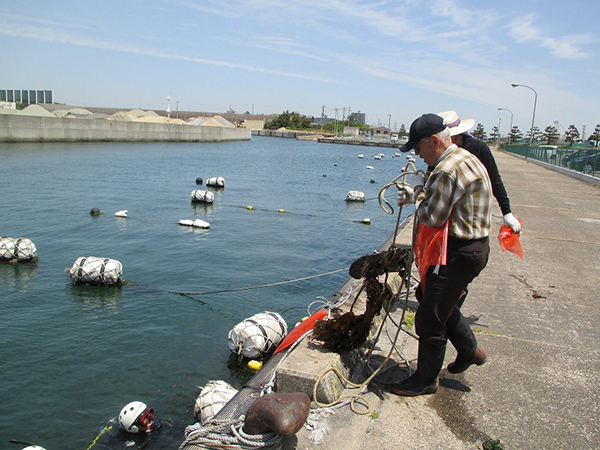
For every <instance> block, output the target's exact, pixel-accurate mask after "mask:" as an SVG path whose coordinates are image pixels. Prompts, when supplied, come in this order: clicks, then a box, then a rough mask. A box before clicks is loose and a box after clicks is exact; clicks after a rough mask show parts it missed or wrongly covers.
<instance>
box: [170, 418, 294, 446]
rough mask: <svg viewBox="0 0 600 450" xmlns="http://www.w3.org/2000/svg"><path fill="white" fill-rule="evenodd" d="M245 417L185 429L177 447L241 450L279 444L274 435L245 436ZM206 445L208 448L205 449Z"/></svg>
mask: <svg viewBox="0 0 600 450" xmlns="http://www.w3.org/2000/svg"><path fill="white" fill-rule="evenodd" d="M244 419H245V416H240V417H239V418H237V419H224V420H219V419H212V420H209V421H207V422H206V423H205V424H199V423H197V424H194V425H190V426H188V427H187V428H186V429H185V433H184V434H185V435H186V438H185V440H184V441H183V443H182V444H181V445H180V446H179V449H180V450H191V449H193V448H194V447H192V446H198V447H197V448H232V447H230V446H232V445H237V446H239V447H240V448H242V449H253V448H261V447H268V446H272V445H276V444H279V443H281V441H282V439H283V438H282V437H281V436H278V435H276V434H275V433H266V434H255V435H253V434H247V433H245V432H244V430H243V427H244ZM205 445H208V446H210V447H205Z"/></svg>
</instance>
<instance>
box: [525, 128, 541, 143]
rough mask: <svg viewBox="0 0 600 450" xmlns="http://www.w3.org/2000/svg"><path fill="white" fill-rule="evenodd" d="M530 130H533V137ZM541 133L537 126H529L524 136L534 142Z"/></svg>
mask: <svg viewBox="0 0 600 450" xmlns="http://www.w3.org/2000/svg"><path fill="white" fill-rule="evenodd" d="M532 131H533V138H531V134H532ZM541 134H542V133H541V131H540V129H539V128H538V127H533V129H531V128H530V129H529V130H527V134H525V137H526V138H529V139H530V140H531V142H535V141H536V140H537V138H538V137H539V136H540V135H541Z"/></svg>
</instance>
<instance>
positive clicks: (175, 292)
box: [169, 267, 349, 295]
mask: <svg viewBox="0 0 600 450" xmlns="http://www.w3.org/2000/svg"><path fill="white" fill-rule="evenodd" d="M348 269H349V267H346V268H344V269H339V270H333V271H331V272H325V273H320V274H318V275H311V276H308V277H303V278H296V279H295V280H287V281H278V282H276V283H269V284H259V285H257V286H247V287H243V288H234V289H221V290H218V291H206V292H179V291H169V294H178V295H209V294H222V293H224V292H236V291H247V290H249V289H260V288H265V287H272V286H281V285H283V284H289V283H296V282H298V281H305V280H312V279H313V278H319V277H324V276H327V275H333V274H334V273H340V272H345V271H347V270H348Z"/></svg>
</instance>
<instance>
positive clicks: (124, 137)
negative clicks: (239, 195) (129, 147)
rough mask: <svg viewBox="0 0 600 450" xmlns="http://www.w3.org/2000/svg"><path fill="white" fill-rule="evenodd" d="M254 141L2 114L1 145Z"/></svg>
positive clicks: (213, 132)
mask: <svg viewBox="0 0 600 450" xmlns="http://www.w3.org/2000/svg"><path fill="white" fill-rule="evenodd" d="M251 138H252V132H251V130H247V129H245V128H231V127H209V126H206V127H205V126H195V125H180V124H166V123H150V122H127V121H117V120H104V119H66V118H60V117H35V116H21V115H9V114H0V142H162V141H164V142H224V141H242V140H250V139H251Z"/></svg>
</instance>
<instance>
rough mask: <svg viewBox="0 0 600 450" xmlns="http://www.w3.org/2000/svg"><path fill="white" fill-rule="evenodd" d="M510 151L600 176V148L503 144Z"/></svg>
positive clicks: (528, 157)
mask: <svg viewBox="0 0 600 450" xmlns="http://www.w3.org/2000/svg"><path fill="white" fill-rule="evenodd" d="M502 148H503V149H504V150H506V151H507V152H509V153H514V154H516V155H521V156H524V157H525V158H527V159H535V160H537V161H543V162H545V163H549V164H553V165H555V166H559V167H565V168H567V169H571V170H575V171H577V172H582V173H585V174H587V175H592V176H595V177H600V148H591V147H590V148H577V147H559V146H554V145H540V146H537V147H529V146H527V145H503V146H502Z"/></svg>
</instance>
